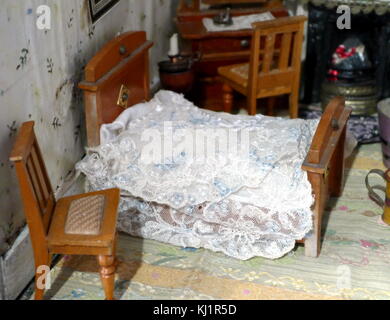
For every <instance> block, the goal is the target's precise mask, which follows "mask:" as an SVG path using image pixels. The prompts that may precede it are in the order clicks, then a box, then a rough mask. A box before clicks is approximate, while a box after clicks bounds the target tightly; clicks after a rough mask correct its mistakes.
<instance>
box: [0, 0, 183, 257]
mask: <svg viewBox="0 0 390 320" xmlns="http://www.w3.org/2000/svg"><path fill="white" fill-rule="evenodd" d="M177 2H178V0H142V1H141V0H121V1H120V2H119V4H118V5H117V6H115V7H114V8H113V9H112V10H111V11H110V12H109V13H108V14H107V15H105V16H104V17H103V18H102V19H101V20H99V21H98V22H97V23H96V24H95V25H93V26H92V25H91V24H90V23H89V20H88V8H87V0H67V1H58V0H18V1H14V0H2V1H1V5H2V7H1V10H0V43H1V51H0V106H1V108H0V150H1V152H0V254H2V253H3V252H4V251H5V250H6V249H7V247H8V246H9V245H10V243H11V242H12V239H13V238H14V237H15V235H16V234H17V232H18V230H19V229H20V228H21V227H23V226H24V224H25V220H24V215H23V212H22V207H21V200H20V195H19V187H18V184H17V181H16V177H15V172H14V169H13V166H12V164H11V163H10V162H9V161H8V157H9V153H10V151H11V148H12V145H13V143H14V140H15V136H16V133H17V130H18V128H19V126H20V124H21V123H22V122H24V121H28V120H34V121H35V130H36V134H37V137H38V140H39V143H40V146H41V149H42V153H43V156H44V159H45V162H46V166H47V170H48V172H49V176H50V179H51V183H52V186H53V189H55V190H56V189H57V188H58V187H60V186H61V184H62V182H63V180H64V178H65V177H66V175H67V174H68V173H69V172H70V170H71V169H72V168H73V166H74V164H75V162H77V161H78V160H79V159H80V158H81V157H82V155H83V153H84V145H85V138H84V137H85V131H84V127H85V125H84V116H83V101H82V95H81V92H80V90H78V88H77V83H78V82H79V81H80V80H81V79H82V76H83V68H84V66H85V64H86V63H87V61H88V60H89V59H90V58H91V57H92V56H93V55H94V54H95V53H96V52H97V51H98V50H99V49H100V48H101V47H102V45H103V44H104V43H106V42H107V41H109V40H110V39H112V38H113V37H115V35H117V34H118V33H120V32H124V31H130V30H146V31H147V34H148V38H149V39H150V40H153V41H154V43H155V44H154V47H153V48H152V52H151V72H152V75H151V79H152V85H153V84H155V83H156V82H157V81H158V72H157V71H158V70H157V67H156V66H157V62H158V61H160V60H162V59H165V55H166V52H167V51H168V46H169V41H168V39H169V37H170V35H171V34H172V32H173V31H174V24H173V23H172V19H173V16H174V14H175V9H176V6H177ZM40 5H48V6H49V7H50V9H51V29H49V30H39V29H38V28H37V26H36V21H37V18H38V15H37V13H36V10H37V8H38V7H39V6H40Z"/></svg>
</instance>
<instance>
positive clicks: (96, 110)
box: [79, 31, 153, 147]
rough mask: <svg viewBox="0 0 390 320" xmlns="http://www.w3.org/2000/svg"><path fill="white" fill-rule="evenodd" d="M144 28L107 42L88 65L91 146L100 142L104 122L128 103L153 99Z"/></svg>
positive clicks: (87, 112) (85, 83)
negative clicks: (150, 90)
mask: <svg viewBox="0 0 390 320" xmlns="http://www.w3.org/2000/svg"><path fill="white" fill-rule="evenodd" d="M152 45H153V42H151V41H147V40H146V33H145V32H144V31H135V32H126V33H124V34H122V35H120V36H118V37H116V38H115V39H113V40H111V41H110V42H109V43H107V44H106V45H105V46H104V47H103V48H102V49H101V50H100V51H99V52H98V53H97V54H96V55H95V56H94V57H93V58H92V59H91V60H90V61H89V63H88V64H87V66H86V67H85V80H84V81H82V82H80V84H79V88H80V89H82V90H83V91H84V104H85V121H86V127H87V145H88V147H94V146H98V145H99V144H100V126H101V125H102V124H104V123H110V122H112V121H113V120H115V118H116V117H117V116H118V115H119V114H120V113H121V112H122V111H123V110H124V109H126V108H127V107H129V106H132V105H134V104H137V103H139V102H142V101H146V100H149V98H150V97H149V94H150V92H149V54H148V49H149V48H150V47H151V46H152Z"/></svg>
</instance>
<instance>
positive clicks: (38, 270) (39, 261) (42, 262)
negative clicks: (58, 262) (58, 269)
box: [34, 251, 51, 300]
mask: <svg viewBox="0 0 390 320" xmlns="http://www.w3.org/2000/svg"><path fill="white" fill-rule="evenodd" d="M34 260H35V281H34V282H35V294H34V299H35V300H43V296H44V294H45V288H46V281H47V280H48V279H50V277H49V275H48V274H46V273H47V272H50V265H51V255H50V254H49V253H48V252H46V251H41V252H40V253H39V256H37V255H36V256H35V257H34ZM42 267H43V269H42Z"/></svg>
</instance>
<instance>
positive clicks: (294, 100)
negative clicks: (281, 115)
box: [289, 89, 299, 119]
mask: <svg viewBox="0 0 390 320" xmlns="http://www.w3.org/2000/svg"><path fill="white" fill-rule="evenodd" d="M298 98H299V92H298V89H294V90H293V92H291V94H290V97H289V100H290V101H289V103H290V107H289V112H290V118H291V119H295V118H298Z"/></svg>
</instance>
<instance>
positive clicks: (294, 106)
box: [218, 16, 307, 118]
mask: <svg viewBox="0 0 390 320" xmlns="http://www.w3.org/2000/svg"><path fill="white" fill-rule="evenodd" d="M306 20H307V18H306V17H305V16H295V17H285V18H277V19H274V20H270V21H262V22H256V23H253V24H252V27H253V35H252V44H251V53H250V62H249V63H242V64H236V65H229V66H223V67H220V68H219V69H218V73H219V75H220V77H221V78H222V81H223V82H224V86H223V101H224V111H225V112H231V109H232V106H233V89H234V90H236V91H238V92H240V93H242V94H243V95H245V96H246V97H247V108H248V113H249V114H250V115H254V114H256V106H257V99H260V98H269V97H275V96H279V95H283V94H289V95H290V98H289V102H290V106H289V112H290V117H291V118H297V117H298V95H299V82H300V73H301V51H302V43H303V33H304V32H303V30H304V23H305V21H306Z"/></svg>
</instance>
